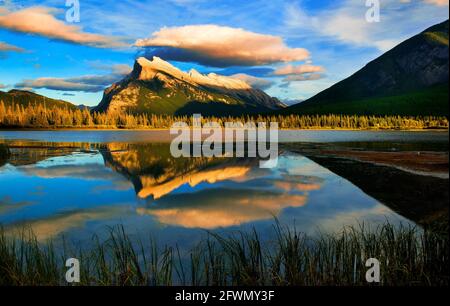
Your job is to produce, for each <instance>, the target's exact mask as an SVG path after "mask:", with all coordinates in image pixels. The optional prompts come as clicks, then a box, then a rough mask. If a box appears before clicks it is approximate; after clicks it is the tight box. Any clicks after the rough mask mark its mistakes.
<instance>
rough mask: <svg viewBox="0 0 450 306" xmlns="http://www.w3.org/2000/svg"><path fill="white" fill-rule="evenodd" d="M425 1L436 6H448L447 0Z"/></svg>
mask: <svg viewBox="0 0 450 306" xmlns="http://www.w3.org/2000/svg"><path fill="white" fill-rule="evenodd" d="M425 2H426V3H429V4H434V5H437V6H448V0H425Z"/></svg>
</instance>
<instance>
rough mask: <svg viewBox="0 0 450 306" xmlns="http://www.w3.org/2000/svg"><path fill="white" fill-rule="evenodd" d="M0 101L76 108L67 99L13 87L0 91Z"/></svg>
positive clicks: (6, 103)
mask: <svg viewBox="0 0 450 306" xmlns="http://www.w3.org/2000/svg"><path fill="white" fill-rule="evenodd" d="M0 101H3V102H4V103H5V105H11V104H12V103H14V104H19V105H23V106H27V105H29V104H31V105H34V104H45V106H47V107H59V108H63V107H68V108H70V109H75V108H76V106H75V105H73V104H72V103H70V102H67V101H63V100H55V99H51V98H47V97H45V96H41V95H38V94H36V93H34V92H30V91H26V90H18V89H13V90H10V91H8V92H3V91H0Z"/></svg>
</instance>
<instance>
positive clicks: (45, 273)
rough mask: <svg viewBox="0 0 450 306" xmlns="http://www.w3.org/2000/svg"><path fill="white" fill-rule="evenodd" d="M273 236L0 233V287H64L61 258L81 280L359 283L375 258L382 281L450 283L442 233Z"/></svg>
mask: <svg viewBox="0 0 450 306" xmlns="http://www.w3.org/2000/svg"><path fill="white" fill-rule="evenodd" d="M274 231H275V233H276V239H274V241H269V242H267V243H263V242H262V239H261V238H260V237H259V235H258V233H257V232H256V231H251V232H236V233H234V234H230V235H228V236H222V235H217V234H213V233H208V237H207V238H205V239H204V240H203V241H201V242H200V243H199V244H198V245H197V246H196V247H195V248H194V249H192V250H190V251H189V252H187V253H183V252H182V251H180V249H179V248H178V247H177V246H165V247H164V248H158V247H157V246H156V244H155V243H153V242H152V243H150V244H149V246H147V247H145V246H144V244H143V243H142V242H139V241H138V242H132V241H131V239H130V238H129V236H128V235H127V234H126V233H125V231H124V229H123V227H121V226H117V227H114V228H111V229H110V232H109V238H108V239H107V240H105V241H100V240H99V239H98V238H97V237H93V239H94V241H95V246H94V247H93V248H92V249H91V250H90V251H82V250H77V249H73V248H71V247H68V246H67V243H66V242H64V248H63V249H64V251H62V254H61V253H59V254H60V255H57V254H58V252H57V251H56V248H55V247H54V244H53V243H52V242H47V243H45V244H41V243H39V242H38V241H37V240H36V238H35V237H34V235H33V234H32V232H26V231H24V232H23V234H22V235H20V236H19V237H16V238H11V237H7V236H6V235H5V234H4V232H3V231H0V285H52V286H58V285H67V283H66V282H65V280H64V275H65V273H66V268H65V267H64V263H65V260H66V259H67V258H70V257H75V258H78V259H79V260H80V263H81V269H80V271H81V282H80V285H96V286H103V285H116V286H132V285H150V286H160V285H169V286H170V285H194V286H197V285H207V286H215V285H225V286H228V285H237V286H244V285H256V286H264V285H277V286H293V285H300V286H323V285H339V286H364V285H369V284H368V283H367V282H366V281H365V273H366V271H367V269H368V268H366V267H365V262H366V260H367V259H368V258H371V257H374V258H377V259H378V260H379V261H380V263H381V283H380V284H379V285H384V286H413V285H430V286H446V285H448V283H449V247H448V236H441V235H438V234H435V233H431V232H422V231H421V230H418V229H417V228H415V227H411V226H400V227H394V226H392V225H390V224H388V223H386V224H384V225H382V226H379V227H377V228H375V229H369V228H367V227H365V226H364V225H361V226H359V227H347V228H344V229H343V230H342V231H340V232H338V233H335V234H325V233H322V234H319V235H318V236H317V237H316V236H315V237H310V236H307V235H305V234H302V233H300V232H297V231H296V230H292V229H287V228H285V227H283V226H281V225H280V224H278V223H276V224H275V225H274Z"/></svg>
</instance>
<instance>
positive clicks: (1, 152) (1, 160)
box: [0, 143, 9, 167]
mask: <svg viewBox="0 0 450 306" xmlns="http://www.w3.org/2000/svg"><path fill="white" fill-rule="evenodd" d="M8 158H9V149H8V147H7V146H5V145H3V144H1V143H0V167H1V166H3V165H4V164H6V161H7V160H8Z"/></svg>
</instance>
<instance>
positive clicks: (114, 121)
mask: <svg viewBox="0 0 450 306" xmlns="http://www.w3.org/2000/svg"><path fill="white" fill-rule="evenodd" d="M202 120H203V121H205V122H206V121H215V122H218V123H219V124H221V125H224V123H225V122H249V121H253V122H266V123H269V122H278V124H279V128H280V129H448V118H447V117H436V116H361V115H335V114H328V115H256V116H250V115H245V116H241V117H204V118H203V119H202ZM180 121H181V122H186V123H187V124H190V125H191V124H192V117H191V116H170V115H154V114H128V113H117V112H116V113H114V112H108V113H98V112H91V111H90V110H89V109H88V108H84V109H71V108H68V107H55V106H54V107H44V106H43V105H42V104H34V105H33V104H28V105H26V106H24V105H21V104H8V105H6V104H5V103H4V102H3V101H0V128H19V129H20V128H42V129H59V128H93V129H118V128H120V129H166V128H170V127H171V126H172V124H173V123H174V122H180Z"/></svg>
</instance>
